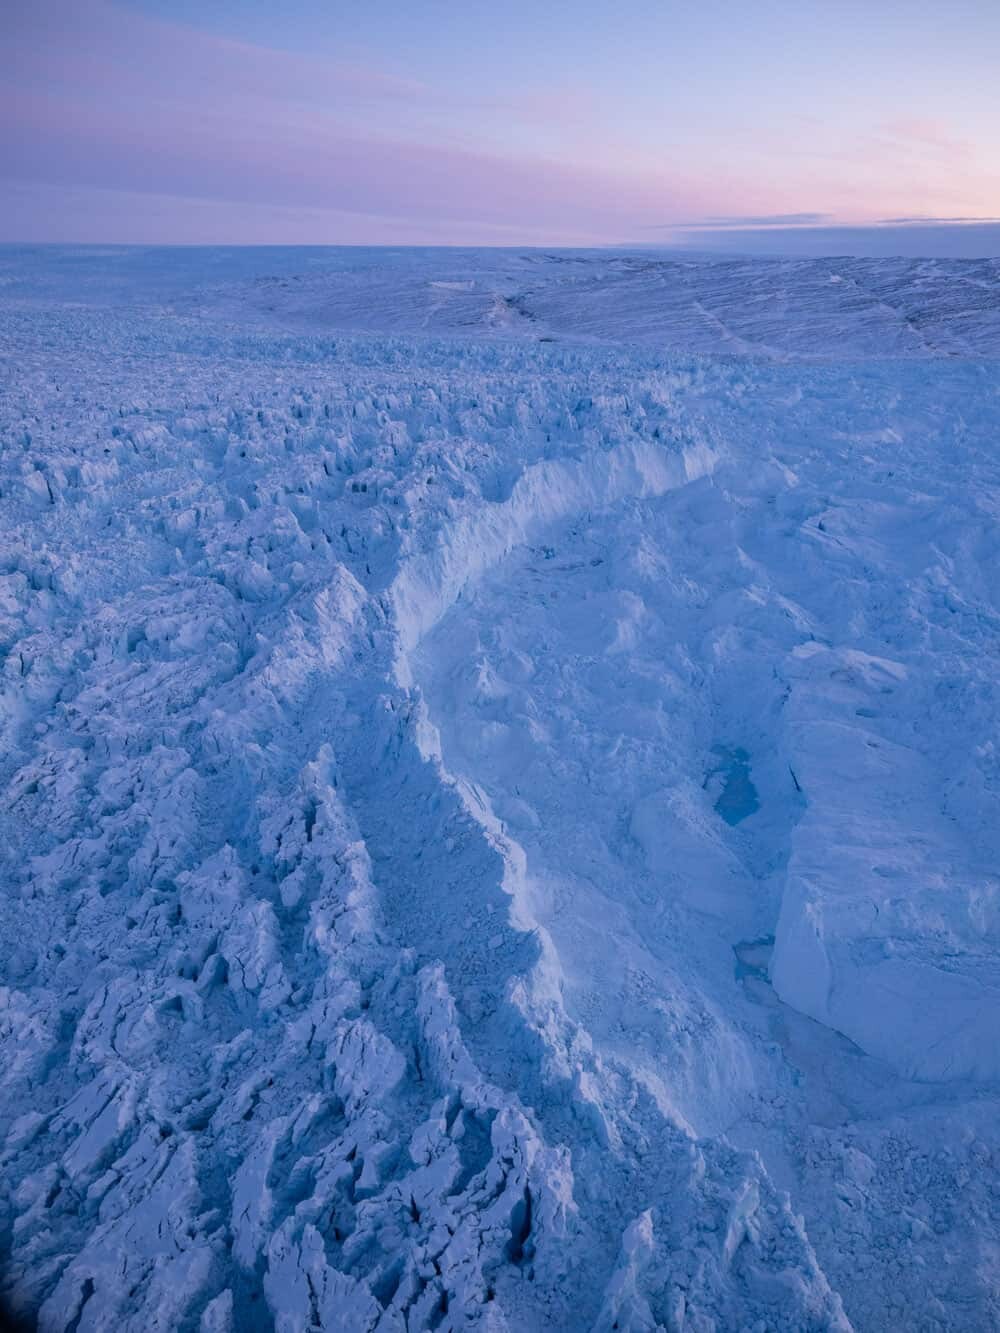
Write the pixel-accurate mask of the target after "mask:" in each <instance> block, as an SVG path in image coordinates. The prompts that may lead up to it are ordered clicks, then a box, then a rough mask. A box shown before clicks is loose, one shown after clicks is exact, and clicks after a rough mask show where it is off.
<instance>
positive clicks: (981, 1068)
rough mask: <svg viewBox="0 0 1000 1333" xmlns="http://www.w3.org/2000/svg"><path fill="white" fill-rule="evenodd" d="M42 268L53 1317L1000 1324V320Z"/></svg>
mask: <svg viewBox="0 0 1000 1333" xmlns="http://www.w3.org/2000/svg"><path fill="white" fill-rule="evenodd" d="M824 265H825V267H824ZM268 266H270V267H268ZM0 275H2V276H3V278H4V283H5V286H4V293H5V295H4V304H3V307H2V309H0V329H2V336H3V345H4V356H5V364H6V370H5V374H4V376H3V380H2V383H0V450H2V454H0V651H2V654H3V657H2V674H0V735H2V741H3V743H2V746H0V821H2V823H0V882H2V890H3V891H2V895H0V932H2V964H3V965H2V975H0V1162H2V1166H0V1183H2V1194H0V1247H2V1251H3V1274H2V1276H3V1291H4V1298H5V1300H6V1301H7V1303H8V1304H9V1305H10V1307H11V1308H12V1309H13V1310H14V1311H15V1312H16V1313H19V1314H21V1315H22V1316H23V1317H25V1318H26V1319H28V1320H37V1322H38V1324H39V1327H41V1328H42V1329H44V1330H49V1329H51V1330H74V1331H75V1333H90V1331H92V1330H101V1329H106V1328H121V1329H127V1330H136V1333H138V1331H139V1330H143V1333H145V1330H148V1329H157V1328H158V1329H164V1330H168V1329H170V1330H173V1329H180V1330H205V1331H206V1333H208V1331H209V1330H211V1331H213V1333H224V1331H225V1330H243V1329H249V1330H256V1329H261V1330H264V1329H268V1330H269V1329H272V1328H273V1329H278V1330H282V1333H294V1331H297V1330H307V1329H317V1328H322V1329H342V1330H345V1333H353V1331H354V1330H376V1329H377V1330H389V1329H393V1330H397V1329H398V1330H404V1329H407V1330H416V1329H424V1328H430V1329H435V1328H436V1329H466V1328H481V1329H484V1330H485V1329H489V1330H501V1329H512V1330H536V1329H543V1328H544V1329H549V1328H552V1329H562V1330H566V1331H567V1333H569V1331H570V1330H577V1329H596V1330H606V1331H610V1330H612V1329H619V1330H627V1329H631V1330H640V1329H641V1330H652V1329H656V1328H663V1329H670V1330H687V1333H708V1331H709V1330H716V1331H717V1333H726V1331H728V1330H731V1329H755V1330H765V1329H766V1330H772V1329H773V1330H806V1329H810V1330H813V1329H842V1330H846V1329H848V1328H851V1327H854V1328H856V1329H859V1330H883V1329H889V1328H900V1329H904V1328H906V1329H909V1328H926V1329H949V1330H950V1329H962V1330H965V1329H968V1330H974V1329H975V1330H978V1329H983V1328H988V1327H992V1326H994V1325H995V1324H996V1323H998V1322H1000V1307H998V1304H997V1299H998V1298H997V1292H998V1290H1000V1268H998V1261H997V1257H996V1256H997V1255H998V1254H1000V1174H998V1170H997V1167H998V1164H1000V1129H998V1125H1000V1120H998V1115H997V1111H998V1105H997V1080H998V1077H1000V1067H998V1055H997V1049H998V1047H997V1041H996V1034H997V1031H998V1026H1000V1024H998V1019H1000V966H998V961H997V959H998V955H997V945H998V937H1000V880H998V877H997V871H996V867H997V864H998V859H1000V820H998V818H997V816H998V798H1000V766H998V756H997V751H996V739H995V737H996V724H997V717H998V698H997V690H998V682H1000V676H998V672H997V667H996V663H997V651H998V646H1000V636H998V629H1000V606H998V601H997V596H998V594H997V580H996V568H997V559H998V555H1000V538H998V535H997V533H998V531H1000V529H998V526H997V524H998V519H1000V469H998V463H997V445H998V440H1000V377H998V371H997V362H996V360H995V359H993V358H994V357H995V355H996V352H997V348H998V337H997V328H998V320H997V310H998V308H1000V307H998V302H997V292H998V287H997V271H996V266H995V265H992V266H991V265H990V264H989V263H977V264H969V265H961V264H949V265H941V264H938V265H934V264H930V263H928V264H919V263H912V262H906V263H903V262H899V263H896V262H888V263H874V262H867V263H866V262H862V261H850V262H848V261H837V262H834V261H808V262H802V263H800V264H798V265H768V264H766V263H762V264H738V265H736V264H734V265H731V264H709V265H704V266H699V265H690V264H689V265H665V264H663V263H660V262H658V261H657V262H654V261H653V260H651V259H650V258H649V257H614V256H612V257H608V256H606V255H605V256H585V255H575V256H572V255H561V256H560V255H554V256H544V255H541V254H540V253H532V254H528V255H514V254H513V253H508V254H500V255H497V254H494V255H490V254H479V255H476V254H471V253H466V254H453V255H449V254H448V253H440V252H439V253H437V254H432V253H428V252H424V253H415V254H411V255H405V254H404V255H397V256H395V257H391V258H386V259H385V261H384V262H382V261H380V262H379V264H378V265H374V264H373V262H372V256H371V255H366V254H364V253H362V254H356V255H352V254H350V252H330V253H328V254H326V255H323V254H305V255H304V254H297V253H296V252H273V253H271V254H264V253H257V254H253V253H251V252H248V253H247V254H246V255H242V254H239V253H236V252H233V253H231V254H225V253H223V254H220V255H216V256H215V257H214V258H213V259H212V262H211V263H209V262H208V257H206V256H202V257H201V258H199V256H198V255H197V254H196V253H194V252H192V253H187V252H180V253H178V254H176V255H174V256H171V255H169V254H166V255H165V254H162V253H161V254H150V255H147V256H145V257H144V256H143V255H142V254H141V252H120V253H119V254H118V255H117V256H106V257H104V258H103V259H100V258H99V257H97V256H95V255H91V254H88V253H87V252H66V251H58V250H54V251H46V252H39V253H31V252H26V251H11V250H8V251H4V252H0ZM351 330H353V332H351ZM390 334H393V335H405V336H389V335H390ZM543 335H544V337H545V338H546V339H548V338H556V339H557V340H556V341H555V342H550V341H544V342H540V341H539V338H540V337H541V336H543ZM695 352H697V353H717V352H723V353H727V354H731V353H733V352H737V353H739V354H740V355H738V356H733V355H726V356H723V357H716V358H713V357H712V356H702V355H699V356H695V355H692V353H695ZM749 353H752V354H753V355H749Z"/></svg>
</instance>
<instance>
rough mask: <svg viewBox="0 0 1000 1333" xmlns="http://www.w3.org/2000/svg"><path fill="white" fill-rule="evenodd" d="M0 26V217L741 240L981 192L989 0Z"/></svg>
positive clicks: (104, 5) (986, 197)
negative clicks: (0, 191)
mask: <svg viewBox="0 0 1000 1333" xmlns="http://www.w3.org/2000/svg"><path fill="white" fill-rule="evenodd" d="M873 10H877V11H878V12H877V14H875V15H873V13H872V11H873ZM206 11H207V13H206ZM2 24H3V30H2V38H3V40H2V41H0V106H2V120H0V125H2V129H0V176H2V178H3V181H2V189H3V196H4V200H5V205H4V208H3V210H0V239H4V240H28V241H30V240H43V241H44V240H67V241H72V240H80V241H113V242H129V241H136V242H143V243H145V242H172V241H173V242H217V243H224V242H233V243H243V242H260V243H266V242H273V243H295V242H303V243H305V242H308V243H342V244H379V243H392V244H403V243H414V244H518V245H521V244H532V243H537V244H547V245H552V244H567V245H572V244H584V245H587V244H604V243H611V244H636V243H638V244H661V243H670V242H674V241H677V240H679V239H684V238H689V239H690V240H691V241H692V242H693V243H697V244H699V245H703V246H704V245H710V246H713V247H719V246H726V247H736V248H739V246H741V245H742V246H745V247H746V246H752V245H755V246H757V247H758V248H759V246H760V244H761V243H763V244H764V245H765V246H766V245H767V244H770V243H772V240H773V238H774V237H775V236H777V237H778V238H779V240H781V242H782V244H784V241H785V238H787V237H788V236H789V235H790V234H791V233H794V234H795V236H797V237H798V236H799V234H800V233H805V232H808V233H810V235H811V237H812V240H811V242H809V241H808V240H806V241H805V243H806V244H809V243H812V244H825V242H821V239H820V238H821V237H822V236H823V235H825V234H827V235H830V236H831V237H834V236H837V237H842V236H843V234H844V233H843V232H842V231H841V230H840V229H841V228H842V227H843V226H844V225H845V224H849V225H856V224H864V226H865V227H866V228H867V229H869V230H868V231H867V232H866V234H869V235H871V234H874V233H871V232H870V228H871V227H872V226H873V225H875V226H876V227H877V229H878V233H879V234H881V235H882V240H881V241H880V242H878V243H879V244H885V240H886V238H885V235H884V234H883V233H884V232H885V228H884V225H883V224H884V220H885V219H901V218H906V219H920V220H926V219H956V218H958V219H969V218H972V219H986V218H995V217H996V216H997V215H1000V133H998V128H1000V92H998V88H1000V79H998V78H997V77H996V59H997V56H996V52H997V50H1000V5H997V4H996V3H995V0H989V3H986V2H985V0H982V2H980V0H955V3H953V4H952V5H950V6H949V7H947V9H946V8H945V7H943V6H941V5H930V4H925V3H922V2H921V0H898V3H897V0H880V3H879V4H878V5H875V6H873V5H871V4H868V3H866V4H861V3H855V0H839V2H838V4H837V5H830V6H825V5H819V4H811V3H802V2H801V0H799V2H798V3H794V4H793V3H791V0H758V3H755V4H754V5H748V4H745V3H743V0H740V3H737V2H736V0H702V3H700V4H699V5H698V6H693V5H691V4H690V3H685V4H683V5H680V4H673V3H669V2H667V0H634V2H632V3H629V0H623V3H621V4H620V5H616V6H609V5H607V4H606V3H605V2H604V0H578V2H577V3H572V4H570V3H562V4H561V3H555V2H554V3H553V4H552V5H549V6H541V5H539V4H538V3H537V0H532V3H528V0H508V3H507V4H505V5H504V6H502V7H500V6H497V5H495V4H492V5H486V4H481V3H478V2H477V0H467V3H465V4H461V5H460V4H458V3H457V0H453V2H452V3H442V2H440V0H423V3H417V4H414V3H412V2H411V3H408V4H407V3H403V2H402V0H366V3H365V4H363V5H359V4H358V3H357V0H352V2H351V3H347V0H322V2H321V0H302V2H301V3H287V4H284V5H282V4H278V3H274V4H271V3H263V2H261V0H257V2H255V3H254V2H251V0H216V2H215V3H212V4H196V3H194V0H174V2H171V3H168V2H167V0H132V3H128V4H126V3H122V2H121V0H118V2H116V3H110V2H109V0H72V2H71V0H35V2H34V3H29V0H8V3H7V5H6V6H5V7H4V10H3V19H2ZM916 228H918V224H917V223H914V222H912V221H907V222H905V223H896V224H894V226H893V229H892V233H891V234H892V235H894V236H895V235H901V236H908V237H909V238H910V240H911V241H912V239H913V237H915V236H917V234H918V230H916ZM744 229H749V230H744ZM776 229H779V230H776ZM788 229H791V230H790V231H789V230H788ZM831 229H833V230H832V231H831ZM946 232H947V233H949V235H950V236H951V239H950V240H949V241H947V242H944V241H942V242H941V243H942V244H946V245H947V246H951V247H952V248H954V247H955V246H956V245H958V246H959V247H962V246H964V247H965V248H966V249H968V248H969V247H972V249H973V250H975V249H977V248H978V249H979V250H983V249H984V247H985V250H986V251H989V250H990V249H992V250H993V251H994V252H995V251H996V250H998V249H1000V231H998V230H997V228H996V227H995V226H986V227H978V228H970V227H968V226H966V225H965V224H964V223H955V222H947V223H942V224H939V225H937V226H933V227H928V226H926V225H924V226H923V227H922V229H921V232H920V234H921V235H922V238H924V239H922V240H921V244H924V245H927V246H931V247H932V248H933V246H934V245H936V244H937V243H936V242H934V241H933V238H934V237H935V236H944V234H945V233H946ZM848 234H849V233H848ZM857 235H861V233H860V232H859V233H857ZM754 237H756V238H757V239H756V240H754V239H753V238H754ZM761 238H763V239H762V241H761ZM926 238H931V239H930V240H928V239H926ZM956 238H957V239H956ZM794 243H795V244H799V245H801V244H802V243H803V240H802V238H801V237H800V238H799V239H798V240H796V241H795V242H794ZM830 243H831V244H832V240H831V242H830ZM914 243H915V242H914ZM835 248H840V249H843V248H846V247H845V246H844V245H842V244H839V245H838V247H835ZM900 248H902V246H900Z"/></svg>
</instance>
